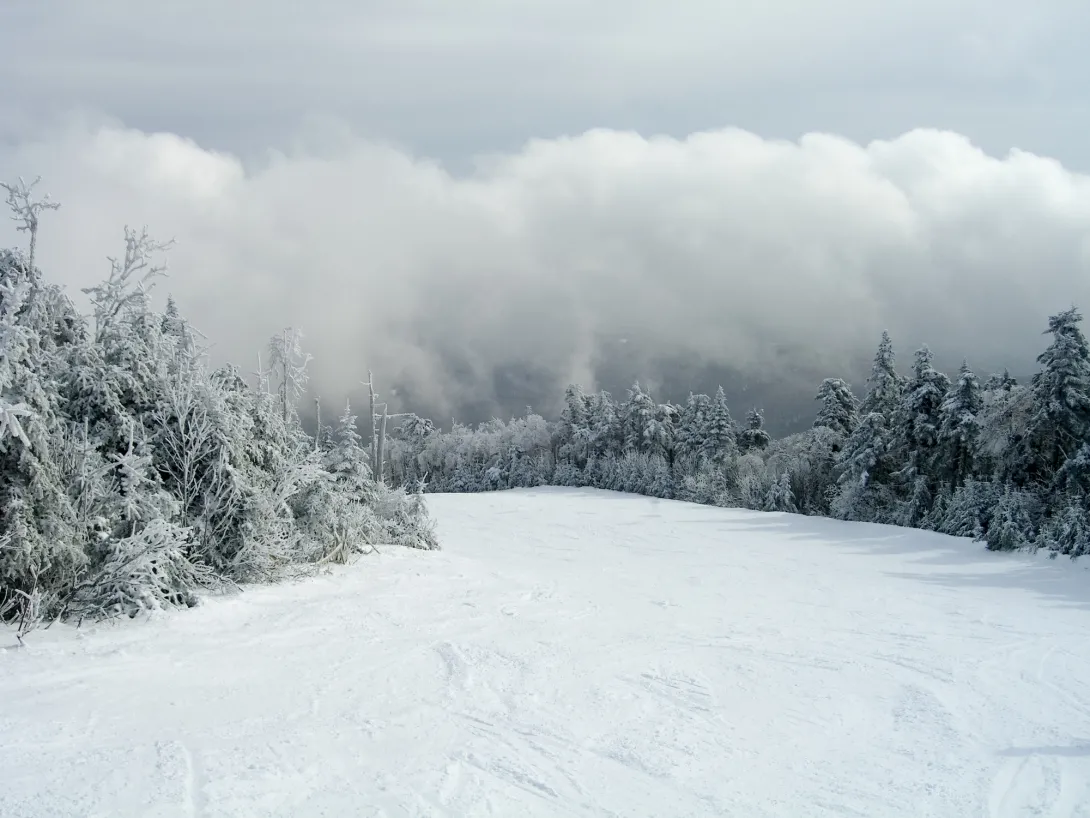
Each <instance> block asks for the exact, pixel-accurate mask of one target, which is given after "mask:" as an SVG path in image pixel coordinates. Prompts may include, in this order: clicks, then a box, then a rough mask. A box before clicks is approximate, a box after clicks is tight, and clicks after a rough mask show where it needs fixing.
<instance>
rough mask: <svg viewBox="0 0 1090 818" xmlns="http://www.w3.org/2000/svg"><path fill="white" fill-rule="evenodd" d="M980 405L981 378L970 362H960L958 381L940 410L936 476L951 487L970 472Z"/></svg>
mask: <svg viewBox="0 0 1090 818" xmlns="http://www.w3.org/2000/svg"><path fill="white" fill-rule="evenodd" d="M983 406H984V401H983V398H982V397H981V395H980V382H979V381H978V380H977V377H976V375H974V374H973V371H972V370H971V369H970V368H969V364H968V363H967V362H962V364H961V370H960V371H959V373H958V380H957V383H956V384H955V385H954V388H953V389H951V390H950V391H949V392H947V395H946V398H945V399H944V400H943V402H942V408H941V410H940V412H939V440H938V443H939V450H940V453H939V455H938V466H939V468H938V476H939V478H940V479H941V480H943V481H944V482H945V483H947V485H949V486H950V488H951V489H955V488H957V487H958V486H960V485H962V484H963V483H964V482H965V481H966V480H967V479H968V478H969V477H970V476H971V475H972V474H973V468H974V456H975V453H976V451H977V446H978V443H979V438H980V421H979V419H978V417H977V416H978V415H979V414H980V411H981V409H983Z"/></svg>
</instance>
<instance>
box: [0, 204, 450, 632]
mask: <svg viewBox="0 0 1090 818" xmlns="http://www.w3.org/2000/svg"><path fill="white" fill-rule="evenodd" d="M34 229H35V230H36V225H35V227H34ZM32 235H36V233H35V234H32ZM164 246H165V245H161V244H159V243H157V242H155V241H154V240H152V239H151V238H149V237H148V235H147V233H146V232H140V233H138V232H136V231H132V230H126V233H125V253H124V255H123V256H122V257H120V258H117V259H111V264H110V271H109V274H108V276H107V278H106V280H105V281H104V282H103V283H102V284H100V285H98V286H96V287H91V288H88V289H87V290H86V291H85V292H86V293H87V295H88V296H89V297H90V302H91V306H92V318H91V320H88V319H86V318H84V317H83V316H81V315H79V313H78V311H77V310H76V309H75V307H74V306H73V304H72V303H71V301H70V300H69V299H68V298H67V297H66V296H65V295H64V294H63V292H62V291H61V290H60V289H59V288H57V287H54V286H50V285H46V284H45V283H43V281H42V278H41V273H40V271H39V270H38V269H37V267H35V266H33V265H31V264H30V263H29V261H28V259H27V257H25V256H23V255H21V254H17V253H11V252H7V251H0V429H2V430H3V431H2V434H0V619H5V620H15V621H17V622H19V623H20V624H19V633H20V634H25V633H26V631H27V629H28V627H29V626H30V625H31V624H32V620H36V619H38V618H46V619H51V618H54V617H58V616H72V617H80V618H82V617H86V616H94V617H99V616H116V615H129V616H132V615H136V614H137V613H139V612H141V611H147V610H154V609H157V608H163V607H169V606H185V605H191V604H194V603H195V602H196V600H197V598H198V595H199V593H200V592H202V591H204V590H210V589H217V588H221V587H224V586H226V585H231V584H233V583H238V582H244V581H254V580H266V579H275V578H277V577H279V576H282V575H283V572H284V571H287V570H291V568H292V566H299V565H305V564H312V563H316V562H320V561H323V560H327V559H331V558H338V557H343V556H345V555H347V554H348V553H350V552H351V551H354V550H357V549H358V547H359V545H360V544H365V543H367V542H372V543H373V542H377V541H382V542H394V543H400V544H404V545H411V546H414V547H420V548H433V547H435V546H436V542H435V536H434V527H433V525H432V523H431V522H430V519H429V518H428V516H427V511H426V508H425V507H424V505H423V501H422V499H421V498H420V496H419V495H417V494H407V493H406V492H404V491H402V490H390V489H386V488H385V487H384V486H382V485H379V484H375V483H373V482H371V483H368V472H367V470H366V459H365V458H363V459H361V457H360V447H359V444H358V439H357V438H353V437H351V435H348V434H347V432H344V431H343V430H342V435H341V438H339V439H337V440H331V441H330V445H329V446H326V447H325V448H324V449H323V450H322V451H315V450H314V445H313V441H312V440H310V439H308V437H307V435H306V434H305V433H304V432H303V429H302V427H301V425H300V423H299V418H298V413H297V412H296V410H295V405H294V401H295V400H296V399H297V398H298V395H299V392H300V391H301V384H302V383H303V378H302V377H301V375H300V373H301V369H302V363H305V362H301V361H300V356H299V355H298V354H296V353H297V343H294V342H292V343H288V344H280V345H279V350H280V351H281V352H286V353H287V356H286V357H285V356H280V357H278V354H277V353H274V357H273V361H274V365H278V366H280V367H281V373H283V372H285V371H287V373H288V377H287V378H286V379H282V384H281V386H282V387H283V384H284V383H286V384H287V385H288V388H287V389H284V388H281V390H280V394H279V395H278V396H274V395H271V394H269V393H268V391H267V390H266V389H264V388H262V389H259V390H253V389H251V388H250V387H249V386H248V385H247V384H246V382H245V381H244V380H243V379H242V378H241V377H240V376H239V374H238V370H237V369H236V368H234V367H231V366H225V367H222V368H221V369H218V370H215V371H210V370H209V369H208V367H207V355H206V351H205V350H204V348H203V347H202V344H201V341H200V336H199V333H197V332H195V331H194V330H192V329H191V327H190V326H189V324H188V323H187V322H186V321H185V319H184V318H183V317H182V315H181V313H180V311H179V310H178V308H177V305H176V304H175V303H174V302H173V301H172V300H169V301H168V302H167V309H166V312H165V313H163V314H158V313H156V312H154V311H153V310H152V307H151V303H150V293H151V287H152V285H153V284H154V283H155V281H156V280H157V279H158V278H160V277H161V276H162V275H163V274H164V272H165V269H164V267H163V265H162V264H160V263H159V262H158V261H157V258H156V254H157V253H158V251H159V250H161V249H163V248H164ZM289 340H291V339H289ZM295 341H297V337H296V338H295ZM285 360H288V363H289V364H290V366H289V367H288V368H287V370H285V369H284V367H283V364H284V361H285ZM259 369H260V366H259ZM302 374H303V375H305V373H302ZM262 383H263V385H264V383H265V378H264V377H262ZM342 425H343V424H342ZM349 452H351V453H353V454H352V456H351V457H350V456H349V454H348V453H349ZM325 453H329V454H330V455H331V456H335V461H334V460H331V461H330V462H328V463H326V462H323V459H322V458H323V455H324V454H325ZM357 461H358V462H357ZM349 462H356V465H357V468H355V470H353V469H350V468H347V466H346V465H345V464H346V463H349ZM360 463H362V466H360V465H359V464H360ZM353 526H354V527H353Z"/></svg>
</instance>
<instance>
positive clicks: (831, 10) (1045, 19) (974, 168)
mask: <svg viewBox="0 0 1090 818" xmlns="http://www.w3.org/2000/svg"><path fill="white" fill-rule="evenodd" d="M0 31H2V32H4V36H3V41H4V47H3V49H0V76H3V77H5V78H11V80H13V81H11V80H9V81H5V82H4V83H2V84H0V176H3V177H5V178H10V177H12V176H14V175H18V174H23V175H28V176H32V175H36V174H41V175H43V176H44V177H45V179H46V183H47V187H48V189H49V190H50V191H51V192H52V193H53V194H54V196H55V197H56V198H57V199H59V200H61V201H62V202H63V205H64V206H63V208H62V210H61V211H59V212H58V213H56V214H52V215H51V217H50V219H49V223H48V225H46V226H44V227H43V235H42V245H41V250H40V260H41V263H42V265H43V267H45V268H46V271H47V274H48V275H49V276H51V277H52V278H54V279H55V280H61V281H63V282H65V283H67V284H68V285H70V286H71V287H73V288H77V287H78V286H86V285H87V284H89V283H92V282H93V281H95V280H97V279H98V278H99V277H100V276H101V274H102V272H103V269H104V266H105V265H104V262H103V261H102V258H103V257H104V255H105V254H107V253H109V252H112V251H113V250H115V249H116V247H117V246H118V237H119V235H120V228H121V226H122V225H123V224H125V223H133V224H140V223H144V222H146V223H148V225H149V226H150V227H151V228H152V229H153V230H154V231H155V232H156V233H158V234H159V235H162V236H164V237H169V236H174V237H176V238H177V240H178V246H177V249H176V250H175V251H174V252H173V253H172V254H171V263H172V268H173V277H172V279H171V281H170V283H169V285H168V286H169V289H170V290H172V291H173V292H175V294H176V295H177V297H178V299H179V301H180V303H181V304H182V307H183V310H185V311H186V312H187V313H188V314H189V315H190V317H191V319H192V320H193V322H194V323H195V324H196V325H197V326H198V327H200V328H201V329H203V330H204V331H205V332H206V333H207V334H208V335H209V336H210V338H211V339H212V340H213V341H215V342H217V345H218V347H217V348H218V351H219V354H222V355H226V356H230V357H232V358H236V359H242V358H245V359H246V360H249V359H250V358H255V357H256V349H257V348H258V347H259V346H260V345H261V343H262V340H263V338H265V337H266V336H268V335H269V334H271V333H272V332H273V331H275V330H276V329H277V328H278V327H279V326H280V325H282V324H286V323H293V324H297V325H299V326H301V327H302V328H303V330H304V331H305V332H306V333H307V336H308V339H309V344H310V346H311V348H312V349H313V351H314V352H315V355H316V356H317V361H316V369H315V374H316V376H317V377H318V383H319V386H320V387H321V388H322V389H323V391H325V392H327V393H338V392H339V393H341V394H343V392H344V391H345V390H346V389H348V388H349V387H350V386H351V384H352V383H354V382H355V381H357V380H358V379H359V377H360V376H361V375H362V372H363V370H365V369H366V367H367V366H368V365H370V366H373V367H375V368H376V370H380V371H381V372H382V374H383V377H384V379H385V380H386V381H387V382H390V383H398V384H400V385H401V386H402V388H403V390H404V393H405V394H410V395H412V397H413V400H414V401H415V402H416V403H417V404H418V405H419V407H420V408H423V409H425V410H426V411H429V412H435V413H440V414H442V415H444V416H446V415H447V414H448V413H457V412H461V413H462V414H466V413H468V414H470V415H473V414H481V413H487V412H491V411H505V412H506V411H510V410H511V409H518V408H519V407H520V406H521V405H522V403H523V402H525V401H528V400H531V399H534V400H539V396H546V395H549V394H550V392H551V391H552V390H555V389H558V388H562V386H563V382H564V381H565V380H566V379H568V378H571V377H577V378H579V379H580V380H583V381H584V382H586V383H588V384H591V383H593V382H594V381H595V380H596V379H597V380H598V381H605V382H609V381H612V380H615V379H617V378H624V379H627V378H629V377H633V376H635V375H637V374H642V375H643V376H644V378H645V379H647V380H650V381H651V382H652V383H668V384H671V385H673V386H674V387H675V388H676V386H677V385H676V383H675V382H674V381H671V380H670V378H669V377H668V376H669V375H670V373H675V374H676V372H677V367H678V364H679V362H684V363H686V364H688V366H689V367H690V368H691V369H692V371H693V372H697V371H707V368H708V367H712V368H713V369H714V368H715V367H720V368H726V369H734V370H736V371H737V372H739V373H741V374H742V375H743V376H745V377H752V378H754V379H763V380H765V381H770V382H771V381H776V380H777V379H787V380H791V379H794V380H797V381H798V382H799V383H804V382H805V383H806V384H809V383H810V382H811V381H813V383H814V384H816V383H817V381H819V380H820V377H823V376H825V375H831V374H841V373H843V374H848V375H851V374H854V373H852V372H848V371H846V370H847V369H850V368H851V367H853V366H855V365H857V362H858V360H859V359H860V357H867V356H869V355H870V353H871V351H872V350H873V348H874V346H875V344H876V341H877V333H878V332H880V330H881V329H882V328H883V327H889V328H890V329H891V331H893V332H894V340H895V342H896V343H897V344H898V348H899V350H900V351H901V359H902V361H904V362H905V363H906V364H907V362H908V361H909V360H910V356H911V350H912V349H913V348H914V347H915V346H916V345H918V344H919V342H921V341H924V340H926V341H929V342H930V343H931V345H932V347H934V348H935V349H936V352H937V353H938V355H939V358H940V360H946V361H956V360H960V358H961V356H962V355H969V356H970V357H971V360H974V361H978V362H979V363H980V366H981V367H982V368H984V367H985V366H992V365H994V364H995V363H997V362H1000V363H1002V362H1008V361H1009V363H1010V364H1011V365H1012V366H1014V367H1016V368H1017V367H1021V368H1028V367H1029V365H1030V363H1031V362H1032V359H1033V356H1034V355H1035V354H1036V353H1037V352H1038V351H1039V348H1040V346H1041V343H1042V341H1041V339H1040V337H1039V334H1040V330H1041V329H1042V328H1043V327H1044V325H1045V320H1046V317H1047V315H1048V313H1049V312H1050V311H1055V310H1057V309H1061V308H1063V307H1065V306H1068V305H1069V304H1070V303H1072V302H1076V303H1080V304H1081V305H1083V306H1084V307H1087V308H1088V309H1090V298H1088V297H1087V296H1088V295H1090V284H1088V273H1090V181H1088V178H1087V176H1086V175H1084V174H1086V173H1088V172H1090V137H1088V135H1090V102H1088V97H1087V95H1086V88H1087V87H1088V83H1090V56H1087V53H1086V49H1085V43H1086V42H1087V40H1088V36H1090V10H1088V9H1087V8H1086V6H1085V2H1084V0H1078V1H1076V0H1038V1H1037V2H1034V3H1029V2H1024V1H1023V0H1019V2H1014V0H987V2H984V0H980V1H979V2H978V0H943V1H942V2H940V0H915V2H904V1H903V0H886V2H882V3H876V2H873V0H826V1H825V2H822V3H817V2H813V0H745V2H732V1H731V0H714V1H713V0H686V2H682V3H667V2H664V1H663V0H659V1H658V2H650V1H649V0H624V2H622V1H621V0H594V2H586V0H582V2H575V1H574V0H550V2H539V0H521V2H518V3H515V2H500V0H489V1H486V0H459V2H457V3H454V2H438V0H435V1H434V2H416V1H415V0H389V2H373V0H351V2H350V1H349V0H316V1H314V2H308V3H306V4H303V3H299V2H296V1H295V0H292V2H287V0H261V2H257V0H232V2H229V3H225V2H211V0H187V2H184V3H182V2H174V0H157V2H153V3H152V2H144V1H142V0H141V1H140V2H138V1H137V0H94V2H86V0H34V1H33V2H32V1H31V0H4V2H2V3H0ZM3 231H7V232H3ZM0 240H3V242H4V243H5V244H11V243H15V242H16V241H17V239H16V237H15V236H14V234H13V233H12V232H11V231H10V230H9V228H7V227H4V228H0ZM694 377H695V376H694ZM815 378H816V379H817V380H814V379H815ZM693 385H694V386H701V387H703V388H714V384H693ZM681 386H682V387H684V386H685V384H681ZM800 388H801V387H800ZM805 388H806V389H807V390H809V389H810V388H811V386H809V385H807V386H806V387H805ZM673 397H682V396H681V395H674V396H673ZM542 408H548V407H547V406H543V407H542Z"/></svg>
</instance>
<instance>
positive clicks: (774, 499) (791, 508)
mask: <svg viewBox="0 0 1090 818" xmlns="http://www.w3.org/2000/svg"><path fill="white" fill-rule="evenodd" d="M763 510H764V511H786V512H789V513H792V514H794V513H795V512H797V511H798V507H797V506H796V505H795V493H794V491H792V489H791V475H790V474H789V473H788V472H783V473H782V474H780V476H779V477H778V478H776V479H775V480H774V481H772V484H771V485H770V486H769V488H768V492H767V493H766V494H765V500H764V505H763Z"/></svg>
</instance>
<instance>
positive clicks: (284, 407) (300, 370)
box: [269, 327, 312, 423]
mask: <svg viewBox="0 0 1090 818" xmlns="http://www.w3.org/2000/svg"><path fill="white" fill-rule="evenodd" d="M302 341H303V333H302V332H300V331H299V330H297V329H293V328H292V327H287V328H286V329H284V330H283V331H281V333H280V334H279V335H274V336H273V337H272V340H270V341H269V368H270V370H272V371H273V372H276V373H277V374H278V375H279V376H280V387H279V390H280V408H281V411H282V412H283V415H284V422H285V423H286V422H287V420H288V417H289V415H290V414H291V411H292V410H293V409H294V408H295V404H296V402H297V401H298V400H299V398H300V397H301V396H302V394H303V392H304V391H305V390H306V386H307V381H308V380H310V376H309V375H308V374H307V364H309V363H310V361H311V357H312V356H311V355H310V354H308V353H304V352H303V345H302Z"/></svg>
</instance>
